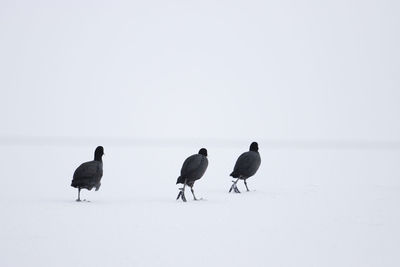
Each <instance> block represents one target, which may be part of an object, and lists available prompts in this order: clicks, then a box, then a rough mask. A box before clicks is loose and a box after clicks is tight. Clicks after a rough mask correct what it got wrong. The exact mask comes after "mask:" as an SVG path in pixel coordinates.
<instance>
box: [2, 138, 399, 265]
mask: <svg viewBox="0 0 400 267" xmlns="http://www.w3.org/2000/svg"><path fill="white" fill-rule="evenodd" d="M103 145H104V147H105V154H106V155H105V157H104V177H103V181H102V187H101V188H100V190H99V191H98V192H94V191H91V192H88V191H83V194H82V196H83V198H86V199H89V200H90V201H91V202H88V203H85V202H82V203H77V202H75V201H74V200H75V198H76V194H77V192H76V190H75V189H73V188H72V187H70V181H71V177H72V174H73V171H74V170H75V168H76V167H77V166H78V165H79V164H80V163H81V162H83V161H87V160H91V159H92V156H93V150H94V148H95V145H91V146H86V145H82V146H66V145H60V146H57V145H52V146H35V145H31V146H18V145H13V146H6V145H2V146H1V151H2V153H1V155H0V162H1V166H2V167H1V168H0V178H1V179H0V188H1V194H0V212H1V220H0V251H1V256H0V266H4V267H6V266H74V267H78V266H191V267H194V266H296V267H298V266H305V267H309V266H324V267H326V266H353V267H354V266H360V267H361V266H362V267H365V266H393V267H394V266H399V265H400V255H399V253H398V252H399V247H400V230H399V226H400V210H399V203H400V164H399V162H400V161H399V160H400V150H399V149H358V150H357V149H344V148H342V149H317V148H314V149H306V148H304V149H300V148H298V149H290V148H271V147H265V146H263V143H260V152H261V156H262V165H261V168H260V170H259V172H258V173H257V174H256V176H255V177H254V178H251V179H250V180H249V187H250V189H252V190H253V191H252V192H248V193H247V192H243V193H242V194H228V193H227V191H228V189H229V187H230V185H231V182H230V181H231V179H230V178H229V177H228V175H229V173H230V171H231V170H232V167H233V164H234V162H235V160H236V158H237V156H238V155H239V154H240V153H241V152H243V151H245V150H246V149H247V148H248V144H247V143H246V144H245V143H243V145H240V146H239V145H234V146H231V147H221V146H220V147H218V146H212V145H208V146H207V144H205V145H204V146H205V147H207V148H208V151H209V162H210V164H209V168H208V171H207V172H206V174H205V176H204V177H203V179H202V180H200V181H198V182H197V183H196V185H195V190H196V193H197V195H198V196H199V197H203V198H204V199H205V200H203V201H198V202H194V201H193V200H192V198H191V195H190V194H188V195H187V197H188V199H189V201H188V202H187V203H182V202H180V201H176V200H175V197H176V195H177V194H178V189H177V188H178V186H176V185H175V181H176V178H177V177H178V175H179V170H180V167H181V165H182V162H183V160H184V159H185V158H186V157H187V156H189V155H191V154H193V153H196V152H197V151H198V149H199V148H200V147H198V146H168V145H164V146H157V145H153V146H151V145H149V146H146V145H142V146H128V147H124V146H117V145H114V146H112V145H107V144H103ZM239 188H240V189H244V186H243V184H242V183H241V184H240V185H239Z"/></svg>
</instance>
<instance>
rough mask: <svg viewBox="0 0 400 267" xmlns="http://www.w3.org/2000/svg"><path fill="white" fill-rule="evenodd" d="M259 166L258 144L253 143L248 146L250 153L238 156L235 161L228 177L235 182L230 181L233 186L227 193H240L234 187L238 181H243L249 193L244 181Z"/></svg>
mask: <svg viewBox="0 0 400 267" xmlns="http://www.w3.org/2000/svg"><path fill="white" fill-rule="evenodd" d="M260 164H261V157H260V153H258V144H257V143H256V142H253V143H251V145H250V151H248V152H245V153H243V154H242V155H240V157H239V158H238V159H237V161H236V164H235V167H234V169H233V172H232V173H231V175H230V176H232V177H233V178H237V179H236V181H232V182H233V184H232V186H231V189H229V193H230V192H231V191H232V190H233V191H234V192H235V193H240V191H239V189H238V188H237V185H236V183H237V182H238V181H239V179H240V180H244V185H245V186H246V189H247V191H249V188H248V187H247V182H246V180H247V179H248V178H249V177H251V176H253V175H254V174H255V173H256V172H257V170H258V168H259V167H260Z"/></svg>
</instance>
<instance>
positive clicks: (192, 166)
mask: <svg viewBox="0 0 400 267" xmlns="http://www.w3.org/2000/svg"><path fill="white" fill-rule="evenodd" d="M201 162H202V156H201V155H199V154H194V155H192V156H190V157H188V158H187V159H186V160H185V162H184V163H183V166H182V169H181V176H186V175H188V174H190V173H191V172H193V171H196V170H197V169H198V168H199V166H200V165H201Z"/></svg>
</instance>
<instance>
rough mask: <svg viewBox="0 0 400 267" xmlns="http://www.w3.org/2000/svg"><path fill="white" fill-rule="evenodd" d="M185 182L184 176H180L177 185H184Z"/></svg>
mask: <svg viewBox="0 0 400 267" xmlns="http://www.w3.org/2000/svg"><path fill="white" fill-rule="evenodd" d="M184 182H185V179H183V178H182V176H179V177H178V179H177V180H176V184H183V183H184Z"/></svg>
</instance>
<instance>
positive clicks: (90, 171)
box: [71, 161, 103, 191]
mask: <svg viewBox="0 0 400 267" xmlns="http://www.w3.org/2000/svg"><path fill="white" fill-rule="evenodd" d="M102 176H103V163H102V162H100V161H89V162H85V163H82V164H81V165H80V166H79V167H78V168H77V169H76V170H75V172H74V176H73V179H72V183H71V186H73V187H76V188H86V189H88V190H91V189H92V188H93V187H96V191H97V190H98V189H99V188H100V185H101V184H100V180H101V177H102Z"/></svg>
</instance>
